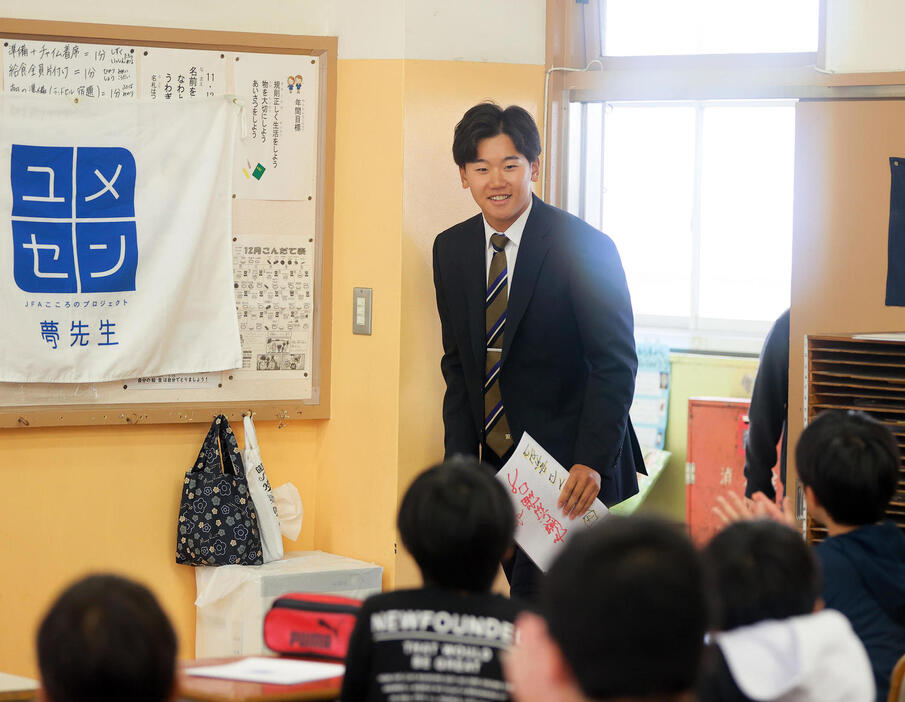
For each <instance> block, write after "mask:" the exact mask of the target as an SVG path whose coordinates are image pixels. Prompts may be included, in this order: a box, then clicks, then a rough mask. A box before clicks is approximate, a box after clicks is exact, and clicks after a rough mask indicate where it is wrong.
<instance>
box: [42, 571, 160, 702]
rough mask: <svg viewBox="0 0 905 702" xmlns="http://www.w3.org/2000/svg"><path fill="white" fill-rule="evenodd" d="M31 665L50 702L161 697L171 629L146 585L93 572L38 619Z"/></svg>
mask: <svg viewBox="0 0 905 702" xmlns="http://www.w3.org/2000/svg"><path fill="white" fill-rule="evenodd" d="M38 666H39V668H40V670H41V681H42V684H43V687H44V690H45V691H46V693H47V696H48V698H49V699H50V700H52V702H122V701H123V700H129V702H163V700H168V699H170V698H171V696H172V694H173V684H174V676H175V671H176V634H175V632H174V631H173V627H172V625H171V624H170V621H169V619H167V616H166V614H164V612H163V610H162V609H161V608H160V605H159V604H158V603H157V600H156V599H155V598H154V595H152V594H151V592H150V591H149V590H148V589H147V588H146V587H144V586H143V585H139V584H138V583H136V582H133V581H131V580H127V579H126V578H121V577H118V576H115V575H92V576H89V577H87V578H84V579H83V580H80V581H78V582H76V583H75V584H73V585H71V586H70V587H69V588H67V589H66V590H65V591H64V592H63V594H62V595H60V597H59V598H58V599H57V601H56V602H55V603H54V604H53V605H52V606H51V608H50V611H48V612H47V615H46V616H45V617H44V621H43V622H41V626H40V628H39V629H38Z"/></svg>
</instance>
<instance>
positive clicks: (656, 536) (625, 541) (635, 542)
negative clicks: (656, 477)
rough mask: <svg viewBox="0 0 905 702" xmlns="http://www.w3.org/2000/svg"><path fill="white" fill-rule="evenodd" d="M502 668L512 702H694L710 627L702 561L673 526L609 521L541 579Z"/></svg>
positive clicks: (644, 520)
mask: <svg viewBox="0 0 905 702" xmlns="http://www.w3.org/2000/svg"><path fill="white" fill-rule="evenodd" d="M541 611H542V613H543V617H541V616H539V615H537V614H532V613H523V614H522V615H521V616H520V617H519V619H518V623H517V629H518V632H519V643H518V645H517V646H516V647H515V649H514V650H513V652H512V654H511V656H510V659H509V661H508V662H507V665H506V675H507V678H508V679H509V680H510V682H511V683H512V685H513V697H514V698H515V699H516V700H517V701H518V702H557V701H569V702H585V701H590V700H619V701H620V702H631V701H633V700H656V701H657V702H679V701H686V700H688V701H690V700H694V699H695V693H694V686H695V683H696V681H697V676H698V665H699V662H700V657H701V649H702V647H703V641H704V633H705V631H706V626H707V605H706V601H705V595H704V582H703V575H702V569H701V565H700V559H699V556H698V554H697V552H696V551H695V549H694V546H693V545H692V544H691V542H690V541H689V539H688V537H687V535H686V534H685V533H684V531H683V530H682V529H681V528H680V527H678V526H677V525H674V524H671V523H668V522H665V521H662V520H659V519H653V518H649V517H616V516H609V517H607V518H606V519H605V520H603V521H602V522H601V523H600V524H599V525H598V526H595V527H593V528H592V529H589V530H587V531H583V532H582V533H580V534H578V535H576V536H575V538H574V539H572V540H571V541H570V542H569V543H567V544H566V546H565V547H564V549H563V552H562V554H561V555H560V556H559V558H557V560H556V561H555V562H554V564H553V566H552V567H551V568H550V571H549V572H548V573H547V576H546V580H545V583H544V586H543V588H542V591H541Z"/></svg>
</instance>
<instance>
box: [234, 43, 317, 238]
mask: <svg viewBox="0 0 905 702" xmlns="http://www.w3.org/2000/svg"><path fill="white" fill-rule="evenodd" d="M230 56H232V57H233V61H232V66H233V82H234V90H235V93H236V95H237V96H238V97H239V99H240V100H241V101H242V103H243V106H244V108H245V110H244V114H245V129H244V134H243V138H242V142H241V144H240V146H239V148H238V149H237V150H236V168H235V171H234V173H233V185H234V188H235V193H236V197H238V198H241V199H249V200H305V201H312V202H313V201H315V199H316V197H317V192H316V182H317V180H316V179H317V143H318V140H317V134H318V124H317V117H318V115H317V106H318V99H317V98H318V75H319V72H320V59H319V58H318V57H317V56H308V55H302V54H300V55H297V56H286V55H275V54H244V53H243V54H230ZM312 209H313V208H312ZM312 224H313V222H312Z"/></svg>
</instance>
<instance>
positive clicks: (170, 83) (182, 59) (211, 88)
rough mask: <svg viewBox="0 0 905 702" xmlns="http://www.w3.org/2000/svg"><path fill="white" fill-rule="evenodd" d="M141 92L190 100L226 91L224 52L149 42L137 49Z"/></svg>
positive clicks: (147, 96)
mask: <svg viewBox="0 0 905 702" xmlns="http://www.w3.org/2000/svg"><path fill="white" fill-rule="evenodd" d="M140 70H141V83H140V86H141V92H140V96H141V97H142V98H145V99H148V100H173V101H179V100H193V99H198V98H205V97H214V96H216V95H225V94H226V54H224V53H223V52H221V51H196V50H193V49H167V48H163V47H158V46H149V47H147V48H145V49H142V52H141V62H140Z"/></svg>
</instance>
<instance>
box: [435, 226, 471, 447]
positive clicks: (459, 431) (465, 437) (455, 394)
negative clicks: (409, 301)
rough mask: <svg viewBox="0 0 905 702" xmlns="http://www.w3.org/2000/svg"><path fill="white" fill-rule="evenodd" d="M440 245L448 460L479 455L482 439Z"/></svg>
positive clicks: (439, 300)
mask: <svg viewBox="0 0 905 702" xmlns="http://www.w3.org/2000/svg"><path fill="white" fill-rule="evenodd" d="M438 248H439V242H438V241H435V242H434V290H435V291H436V294H437V312H438V314H439V316H440V328H441V331H442V335H443V357H442V359H441V360H440V370H441V371H442V372H443V380H445V381H446V392H445V393H444V395H443V445H444V453H445V455H446V457H447V458H449V457H450V456H452V455H454V454H457V453H465V454H469V455H473V456H477V455H478V444H479V443H480V438H479V437H478V435H477V430H476V429H475V424H474V420H473V419H472V416H471V409H470V407H469V403H468V388H467V387H466V384H465V374H464V372H463V370H462V360H461V358H460V355H459V347H458V344H457V342H456V338H455V334H454V332H453V324H452V319H451V318H450V313H449V307H448V305H447V300H446V291H445V289H444V281H443V276H442V273H441V270H440V269H441V266H440V255H439V252H438Z"/></svg>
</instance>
